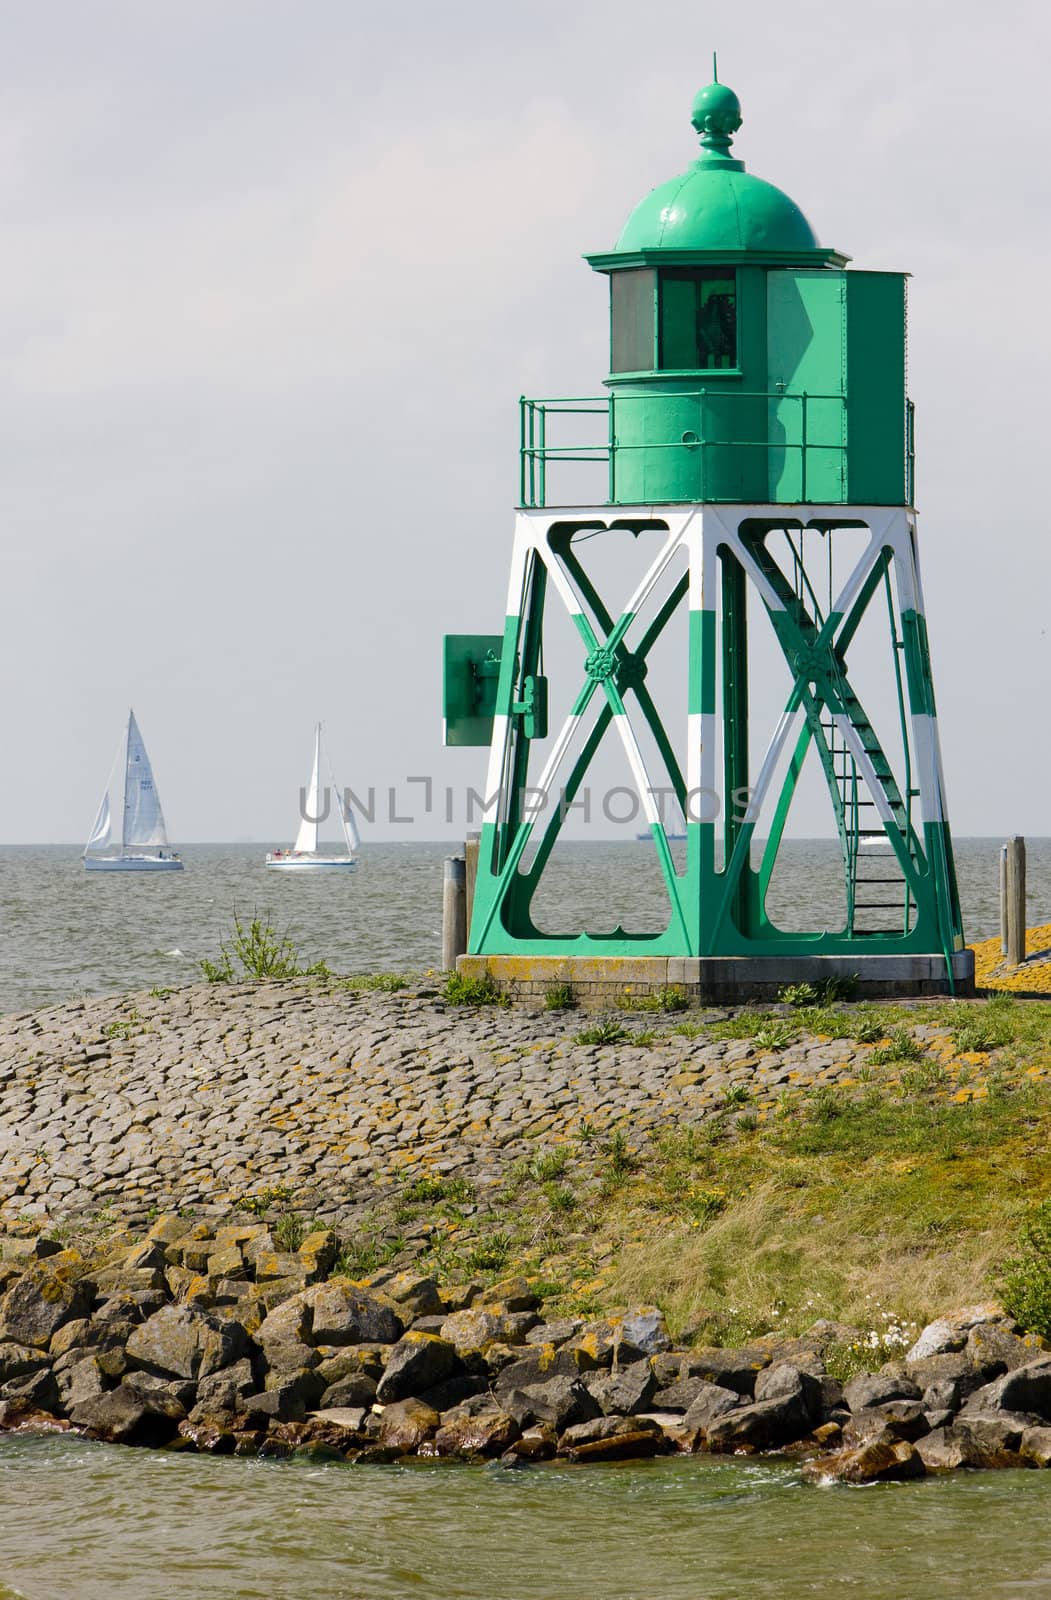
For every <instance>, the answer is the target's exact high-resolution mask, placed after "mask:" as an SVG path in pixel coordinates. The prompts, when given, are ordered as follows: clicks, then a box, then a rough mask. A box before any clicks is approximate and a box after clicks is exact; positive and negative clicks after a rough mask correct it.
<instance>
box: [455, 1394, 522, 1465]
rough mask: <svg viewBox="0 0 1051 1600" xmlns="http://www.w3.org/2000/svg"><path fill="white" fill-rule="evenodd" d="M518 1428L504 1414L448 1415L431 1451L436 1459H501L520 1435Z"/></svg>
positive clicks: (488, 1412)
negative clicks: (491, 1457)
mask: <svg viewBox="0 0 1051 1600" xmlns="http://www.w3.org/2000/svg"><path fill="white" fill-rule="evenodd" d="M521 1431H522V1430H521V1428H520V1427H519V1425H518V1423H517V1422H516V1421H515V1420H514V1418H513V1417H509V1416H508V1415H507V1413H506V1411H499V1410H496V1409H493V1407H492V1404H491V1402H490V1406H489V1409H487V1410H485V1411H482V1412H480V1413H479V1414H477V1415H472V1414H470V1411H469V1409H468V1408H466V1407H465V1408H464V1409H463V1410H462V1411H459V1410H452V1411H449V1412H447V1413H446V1414H445V1415H444V1416H443V1417H442V1421H441V1427H440V1428H439V1429H438V1431H437V1433H436V1434H435V1436H434V1452H435V1454H436V1455H439V1456H500V1455H503V1453H504V1451H505V1450H507V1449H509V1448H510V1446H511V1445H512V1444H514V1442H515V1440H516V1439H517V1438H518V1436H519V1434H520V1433H521Z"/></svg>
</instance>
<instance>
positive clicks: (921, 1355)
mask: <svg viewBox="0 0 1051 1600" xmlns="http://www.w3.org/2000/svg"><path fill="white" fill-rule="evenodd" d="M966 1343H967V1329H966V1328H961V1327H959V1326H958V1325H957V1324H956V1323H955V1322H952V1321H950V1319H949V1318H948V1317H939V1318H938V1320H937V1321H936V1322H929V1323H928V1324H927V1326H926V1327H925V1328H924V1330H923V1332H922V1333H921V1334H920V1336H919V1338H918V1339H917V1340H916V1343H915V1344H914V1345H913V1346H912V1348H911V1349H910V1350H909V1351H908V1353H907V1354H906V1356H905V1360H906V1362H907V1363H909V1364H910V1365H911V1363H912V1362H914V1361H924V1360H926V1359H927V1358H928V1357H929V1356H941V1355H945V1354H947V1353H948V1352H949V1351H954V1350H962V1349H963V1347H964V1345H965V1344H966Z"/></svg>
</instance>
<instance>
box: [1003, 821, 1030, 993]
mask: <svg viewBox="0 0 1051 1600" xmlns="http://www.w3.org/2000/svg"><path fill="white" fill-rule="evenodd" d="M1006 848H1007V864H1006V869H1005V872H1004V888H1005V899H1006V901H1007V916H1006V918H1005V921H1006V923H1007V964H1008V966H1011V967H1020V966H1021V965H1022V962H1023V961H1024V960H1025V915H1026V914H1025V840H1024V839H1023V838H1021V837H1020V836H1019V835H1017V834H1016V835H1015V837H1014V838H1013V839H1009V840H1008V841H1007V847H1006Z"/></svg>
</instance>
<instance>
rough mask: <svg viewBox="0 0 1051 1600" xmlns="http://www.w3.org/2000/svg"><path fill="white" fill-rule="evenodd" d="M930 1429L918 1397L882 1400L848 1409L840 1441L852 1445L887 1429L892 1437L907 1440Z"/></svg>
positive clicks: (856, 1444)
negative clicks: (878, 1402) (876, 1403)
mask: <svg viewBox="0 0 1051 1600" xmlns="http://www.w3.org/2000/svg"><path fill="white" fill-rule="evenodd" d="M929 1432H930V1423H929V1422H928V1420H927V1413H926V1411H925V1410H924V1407H923V1403H922V1401H920V1400H886V1401H884V1403H883V1404H882V1405H878V1406H863V1407H862V1409H861V1410H860V1411H854V1412H852V1413H851V1416H850V1420H849V1421H848V1422H847V1423H846V1424H845V1426H844V1428H843V1443H844V1444H845V1445H846V1447H847V1448H848V1449H855V1448H856V1447H857V1446H858V1445H860V1444H864V1443H865V1441H866V1440H867V1439H875V1438H878V1437H879V1436H880V1435H881V1434H884V1433H887V1434H890V1436H891V1437H892V1438H894V1439H908V1440H910V1441H912V1440H915V1439H919V1438H922V1436H923V1435H924V1434H925V1433H929Z"/></svg>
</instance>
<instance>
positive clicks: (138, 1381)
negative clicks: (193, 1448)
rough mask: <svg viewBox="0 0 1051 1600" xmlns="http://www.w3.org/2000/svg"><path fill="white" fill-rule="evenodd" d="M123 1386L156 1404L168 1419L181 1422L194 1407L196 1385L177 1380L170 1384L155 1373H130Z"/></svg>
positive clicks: (126, 1376)
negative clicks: (191, 1407)
mask: <svg viewBox="0 0 1051 1600" xmlns="http://www.w3.org/2000/svg"><path fill="white" fill-rule="evenodd" d="M121 1386H122V1387H123V1388H125V1389H127V1390H128V1391H129V1392H130V1393H131V1394H135V1395H140V1396H142V1397H143V1398H145V1399H148V1400H150V1401H152V1402H154V1403H155V1404H156V1406H157V1409H158V1411H161V1412H163V1414H164V1415H165V1416H166V1417H172V1418H174V1419H175V1421H176V1422H181V1421H182V1419H183V1417H185V1415H186V1412H187V1409H188V1407H189V1406H192V1405H193V1401H194V1396H195V1394H196V1392H197V1386H196V1384H193V1383H190V1382H188V1381H187V1380H185V1379H180V1378H177V1379H176V1380H175V1381H174V1382H169V1381H168V1380H167V1379H165V1378H161V1377H158V1376H157V1374H156V1373H153V1372H129V1373H126V1374H125V1376H124V1377H123V1378H122V1379H121Z"/></svg>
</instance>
